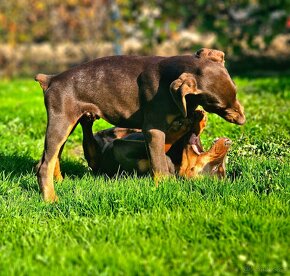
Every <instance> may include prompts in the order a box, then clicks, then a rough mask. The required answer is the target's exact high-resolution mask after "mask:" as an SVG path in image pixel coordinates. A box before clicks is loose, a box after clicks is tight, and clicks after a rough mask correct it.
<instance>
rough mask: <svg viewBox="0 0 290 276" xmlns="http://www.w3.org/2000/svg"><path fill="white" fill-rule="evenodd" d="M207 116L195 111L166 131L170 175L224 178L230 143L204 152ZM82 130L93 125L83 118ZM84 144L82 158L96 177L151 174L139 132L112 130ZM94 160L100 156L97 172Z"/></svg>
mask: <svg viewBox="0 0 290 276" xmlns="http://www.w3.org/2000/svg"><path fill="white" fill-rule="evenodd" d="M206 121H207V116H206V114H205V112H204V111H202V110H196V111H194V112H193V113H192V115H190V116H189V117H188V118H183V117H180V118H178V119H176V120H174V121H173V122H172V123H171V125H170V126H169V128H168V129H167V130H166V142H165V147H164V152H165V153H167V155H166V158H167V159H166V160H167V165H168V167H169V170H170V172H171V173H176V174H178V175H179V176H182V177H185V178H194V177H198V176H200V175H205V174H208V175H216V176H218V177H220V178H221V177H224V176H225V158H226V154H227V152H228V149H229V147H230V144H231V141H230V140H229V139H228V138H219V139H217V140H216V141H215V142H214V144H213V146H212V147H211V148H210V149H209V150H208V151H206V152H204V150H203V147H202V145H201V141H200V134H201V133H202V131H203V129H204V128H205V126H206ZM81 124H82V125H84V126H85V125H86V124H88V125H87V126H85V127H84V128H83V129H84V130H86V129H89V125H90V124H92V121H91V120H89V119H88V118H84V119H83V120H82V121H81ZM84 136H85V137H87V138H88V137H89V139H88V140H87V141H85V142H84V143H83V148H84V152H85V157H86V159H87V162H88V164H89V166H90V167H91V168H92V169H93V170H94V172H95V173H105V174H107V175H109V176H113V175H115V174H117V173H121V172H122V171H125V172H127V173H132V172H137V174H138V175H144V174H146V173H148V172H149V170H150V163H149V158H148V154H147V151H146V144H145V139H144V135H143V133H142V132H141V130H139V129H126V128H119V127H114V128H110V129H107V130H103V131H99V132H97V133H96V134H95V135H94V136H93V135H89V133H87V134H86V135H84ZM95 156H101V159H100V160H98V161H99V167H98V169H97V170H96V169H95V168H96V167H95V164H93V166H91V164H92V163H94V160H93V159H94V158H95Z"/></svg>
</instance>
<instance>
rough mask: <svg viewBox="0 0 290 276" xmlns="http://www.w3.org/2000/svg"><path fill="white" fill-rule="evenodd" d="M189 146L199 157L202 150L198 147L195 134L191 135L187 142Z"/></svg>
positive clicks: (197, 138)
mask: <svg viewBox="0 0 290 276" xmlns="http://www.w3.org/2000/svg"><path fill="white" fill-rule="evenodd" d="M188 143H189V145H191V147H192V149H193V151H194V152H195V153H196V154H197V155H200V154H201V153H202V152H203V150H202V148H201V146H200V144H199V143H200V140H199V137H197V136H196V135H195V134H192V135H191V137H190V139H189V141H188Z"/></svg>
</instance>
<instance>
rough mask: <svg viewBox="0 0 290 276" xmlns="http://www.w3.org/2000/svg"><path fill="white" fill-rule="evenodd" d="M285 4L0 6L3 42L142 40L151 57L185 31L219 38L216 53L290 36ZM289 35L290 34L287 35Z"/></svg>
mask: <svg viewBox="0 0 290 276" xmlns="http://www.w3.org/2000/svg"><path fill="white" fill-rule="evenodd" d="M288 10H289V3H288V2H287V1H282V0H280V1H252V0H248V1H204V0H200V1H188V0H181V1H173V0H170V1H162V0H160V1H147V2H146V3H144V1H140V0H116V1H114V0H110V1H104V0H97V1H92V0H64V1H57V0H49V1H39V0H33V1H26V0H17V1H2V2H1V4H0V39H1V41H2V42H3V41H4V42H7V41H8V42H9V43H11V44H16V43H21V42H43V41H49V42H51V43H58V42H63V41H74V42H79V41H99V40H110V41H115V42H116V43H118V40H119V36H122V37H123V38H126V37H135V38H137V39H140V40H141V41H142V43H143V45H144V46H145V47H147V49H148V51H150V49H151V48H152V46H154V45H156V44H158V43H160V42H162V41H164V40H166V39H172V38H173V37H174V35H176V33H178V32H179V31H180V30H182V29H184V28H189V29H190V28H191V29H192V27H193V28H194V30H192V31H196V30H197V31H199V32H202V33H207V32H211V33H216V35H217V38H218V39H217V43H216V45H215V46H216V47H222V48H223V49H228V50H234V51H235V52H239V51H240V49H241V46H242V44H247V45H248V46H250V47H258V46H261V44H263V45H264V44H265V43H266V44H267V43H268V42H269V41H271V39H272V38H273V36H275V35H277V34H279V33H284V32H287V27H286V18H287V11H288ZM288 31H289V30H288Z"/></svg>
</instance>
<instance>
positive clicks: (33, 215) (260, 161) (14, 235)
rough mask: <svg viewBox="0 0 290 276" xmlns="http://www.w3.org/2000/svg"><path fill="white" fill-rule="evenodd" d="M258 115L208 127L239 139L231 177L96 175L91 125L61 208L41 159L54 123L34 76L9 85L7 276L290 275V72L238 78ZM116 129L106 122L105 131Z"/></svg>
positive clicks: (2, 165)
mask: <svg viewBox="0 0 290 276" xmlns="http://www.w3.org/2000/svg"><path fill="white" fill-rule="evenodd" d="M235 82H236V83H237V85H238V87H239V95H238V96H239V98H240V99H241V102H242V103H243V104H244V106H245V110H246V115H247V123H246V125H244V126H242V127H239V126H235V125H232V124H229V123H227V122H225V121H224V120H222V119H220V118H219V117H218V116H216V115H210V117H209V122H208V126H207V129H206V130H205V132H204V133H203V135H202V140H203V143H204V144H205V147H208V146H210V144H211V142H212V141H213V139H214V138H215V137H222V136H227V137H229V138H231V139H232V140H233V142H234V143H233V146H232V149H231V151H230V153H229V160H228V165H227V166H228V177H227V179H225V180H223V181H218V180H216V179H209V178H204V179H199V180H194V181H183V180H176V179H171V180H169V181H167V182H164V183H161V185H160V187H159V188H158V189H156V188H155V187H154V185H153V182H152V180H151V179H150V178H149V177H145V178H136V177H126V176H120V177H119V178H115V179H107V178H105V177H93V176H92V175H91V174H90V172H89V170H88V169H87V165H86V162H85V160H84V159H83V154H82V151H81V140H82V137H81V130H80V129H79V128H77V129H76V131H75V132H74V134H73V135H72V136H71V137H70V138H69V141H68V142H67V144H66V147H65V150H64V154H63V160H62V170H63V172H64V173H65V175H66V177H65V180H64V181H63V182H62V183H58V184H56V191H57V193H58V195H59V197H60V201H59V203H57V204H46V203H44V202H43V201H42V200H41V197H40V195H39V191H38V186H37V182H36V177H35V175H34V172H33V166H34V165H35V164H36V163H37V160H38V159H39V158H40V156H41V152H42V148H43V138H44V132H45V126H46V115H45V109H44V105H43V95H42V92H41V90H40V88H39V86H38V84H37V83H35V82H33V81H30V80H14V81H5V80H2V81H0V110H1V113H0V114H1V115H0V231H1V235H0V271H1V273H0V274H1V275H11V274H15V275H36V274H37V275H56V274H57V275H71V274H75V275H81V274H104V275H111V274H117V275H119V274H121V275H127V274H135V275H136V274H141V275H147V274H156V275H166V274H174V275H175V274H177V275H188V274H189V275H192V274H196V275H233V274H242V273H251V274H255V275H265V274H270V273H276V274H284V273H285V274H288V275H289V274H290V271H289V266H290V258H289V256H290V251H289V244H290V235H289V233H290V216H289V211H290V208H289V206H290V204H289V199H290V197H289V191H290V189H289V184H290V165H289V164H290V139H289V138H290V137H289V133H290V79H289V77H287V76H285V77H273V78H256V79H246V78H236V79H235ZM106 126H108V124H107V123H105V122H99V123H96V124H95V130H97V129H101V128H105V127H106Z"/></svg>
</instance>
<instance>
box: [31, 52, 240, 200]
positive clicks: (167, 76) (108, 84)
mask: <svg viewBox="0 0 290 276" xmlns="http://www.w3.org/2000/svg"><path fill="white" fill-rule="evenodd" d="M35 79H36V80H37V81H38V82H39V83H40V85H41V87H42V89H43V91H44V102H45V106H46V110H47V118H48V121H47V129H46V135H45V145H44V152H43V155H42V158H41V160H40V162H39V166H38V172H37V177H38V183H39V186H40V189H41V191H42V194H43V197H44V200H45V201H50V202H53V201H55V200H57V196H56V194H55V190H54V185H53V175H54V171H55V165H56V164H57V163H58V162H59V157H60V154H61V152H62V148H63V146H64V144H65V142H66V140H67V138H68V136H69V135H70V133H71V132H72V131H73V130H74V128H75V126H76V125H77V124H78V122H79V120H80V118H81V117H82V116H84V115H85V114H90V116H91V117H92V118H93V119H99V118H103V119H105V120H106V121H108V122H110V123H112V124H114V125H117V126H120V127H129V128H140V129H142V131H143V133H144V136H145V140H146V144H147V148H148V152H149V156H150V163H151V168H152V172H153V175H154V176H158V175H168V174H169V168H168V165H167V161H166V156H165V153H164V144H165V130H166V129H167V127H168V126H169V125H170V123H172V122H173V121H174V119H175V118H177V117H178V116H180V115H183V116H184V117H186V115H187V110H194V109H196V107H197V106H198V105H201V106H202V107H203V108H204V109H205V110H206V111H208V112H213V113H216V114H218V115H219V116H221V117H223V118H224V119H226V120H227V121H229V122H231V123H235V124H239V125H241V124H244V123H245V116H244V112H243V107H242V106H241V104H240V103H239V101H238V100H237V98H236V86H235V84H234V83H233V81H232V79H231V77H230V75H229V74H228V71H227V70H226V68H225V67H224V53H223V52H221V51H217V50H210V49H202V50H200V51H198V52H197V53H196V54H195V55H192V56H191V55H188V56H174V57H156V56H149V57H142V56H112V57H104V58H99V59H96V60H94V61H91V62H88V63H85V64H82V65H79V66H77V67H74V68H72V69H70V70H68V71H66V72H64V73H61V74H59V75H54V76H48V75H44V74H38V75H37V76H36V77H35Z"/></svg>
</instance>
